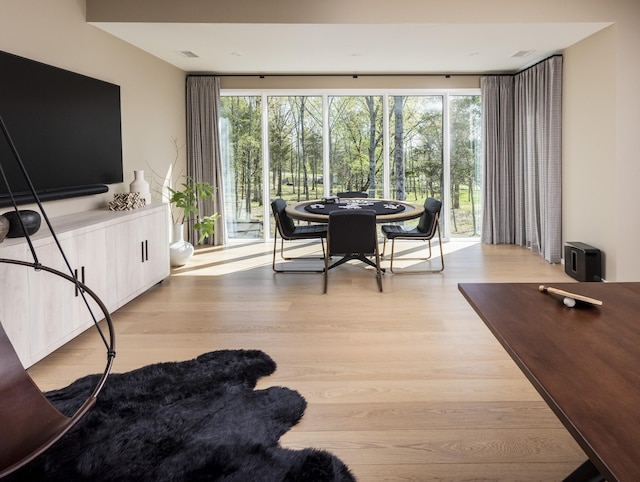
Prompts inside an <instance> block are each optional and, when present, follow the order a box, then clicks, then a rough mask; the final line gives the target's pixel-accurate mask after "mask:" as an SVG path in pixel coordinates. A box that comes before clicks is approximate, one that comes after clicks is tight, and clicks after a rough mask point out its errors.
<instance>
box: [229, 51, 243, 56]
mask: <svg viewBox="0 0 640 482" xmlns="http://www.w3.org/2000/svg"><path fill="white" fill-rule="evenodd" d="M231 55H233V56H234V57H242V56H243V55H244V54H243V53H242V52H231Z"/></svg>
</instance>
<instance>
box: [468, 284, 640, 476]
mask: <svg viewBox="0 0 640 482" xmlns="http://www.w3.org/2000/svg"><path fill="white" fill-rule="evenodd" d="M538 286H539V285H538V284H529V283H461V284H459V285H458V288H459V289H460V291H461V292H462V294H463V295H464V297H465V298H466V299H467V301H469V303H470V304H471V306H472V307H473V308H474V309H475V310H476V312H477V313H478V314H479V315H480V317H481V318H482V320H483V321H484V322H485V324H486V325H487V327H488V328H489V329H490V330H491V331H492V333H493V334H494V335H495V337H496V338H497V339H498V340H499V341H500V343H501V344H502V346H503V347H504V348H505V350H506V351H507V352H508V353H509V355H510V356H511V358H513V360H514V361H515V362H516V364H517V365H518V366H519V367H520V369H521V370H522V371H523V373H524V374H525V375H526V376H527V378H528V379H529V381H530V382H531V383H532V384H533V386H534V387H535V388H536V390H537V391H538V392H539V393H540V395H542V397H543V398H544V400H545V401H546V402H547V403H548V404H549V407H551V409H552V410H553V411H554V413H555V414H556V416H557V417H558V418H559V419H560V420H561V421H562V423H563V424H564V426H565V427H566V428H567V430H569V432H570V433H571V435H572V436H573V437H574V438H575V440H576V441H577V442H578V444H579V445H580V446H581V447H582V449H583V450H584V451H585V453H586V454H587V456H588V457H589V461H587V462H586V463H585V464H583V466H581V467H580V468H579V469H577V470H576V471H575V472H574V473H573V474H571V475H570V476H569V477H568V478H567V479H565V480H598V479H597V477H596V478H595V479H589V478H588V477H587V478H581V477H582V476H584V475H585V474H589V473H590V472H592V473H595V475H596V476H597V473H598V472H599V474H600V475H601V476H602V477H603V478H605V479H606V480H608V481H621V482H626V481H629V482H636V481H638V480H640V283H557V284H551V286H552V287H554V288H560V289H563V290H566V291H570V292H573V293H578V294H582V295H586V296H590V297H592V298H596V299H600V300H602V301H603V304H602V306H599V307H594V306H584V305H580V304H579V305H576V307H575V308H568V307H566V306H564V305H563V303H562V298H559V297H557V296H555V295H551V294H547V293H541V292H540V291H539V290H538ZM596 471H597V472H596Z"/></svg>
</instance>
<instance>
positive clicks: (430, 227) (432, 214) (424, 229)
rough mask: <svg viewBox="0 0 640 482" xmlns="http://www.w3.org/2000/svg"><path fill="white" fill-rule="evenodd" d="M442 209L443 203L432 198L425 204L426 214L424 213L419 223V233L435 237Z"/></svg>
mask: <svg viewBox="0 0 640 482" xmlns="http://www.w3.org/2000/svg"><path fill="white" fill-rule="evenodd" d="M441 209H442V202H441V201H439V200H438V199H435V198H432V197H429V198H427V200H426V201H425V202H424V213H422V216H420V220H419V221H418V231H420V232H421V233H425V234H429V235H431V236H433V235H434V234H435V232H436V227H437V225H438V220H439V219H440V210H441Z"/></svg>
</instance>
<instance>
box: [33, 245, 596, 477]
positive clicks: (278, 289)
mask: <svg viewBox="0 0 640 482" xmlns="http://www.w3.org/2000/svg"><path fill="white" fill-rule="evenodd" d="M272 246H273V245H272V244H270V243H266V244H265V243H259V244H252V245H244V246H230V247H227V248H205V249H200V250H198V251H197V255H196V256H195V257H194V258H193V260H192V261H191V262H190V263H189V264H188V265H187V266H184V267H182V268H178V269H174V270H173V273H172V276H171V277H170V278H168V279H167V280H165V281H164V282H163V283H162V284H161V285H158V286H156V287H155V288H153V289H151V290H149V291H148V292H146V293H145V294H143V295H142V296H140V297H139V298H137V299H136V300H134V301H133V302H131V303H129V304H128V305H126V306H124V307H123V308H121V309H120V310H118V311H117V312H116V313H115V314H114V316H113V319H114V322H115V325H116V329H117V336H118V339H117V353H118V355H117V358H116V363H115V367H114V371H116V372H122V371H127V370H130V369H133V368H136V367H139V366H142V365H146V364H149V363H154V362H160V361H169V360H185V359H190V358H193V357H195V356H197V355H199V354H201V353H204V352H207V351H212V350H217V349H228V348H230V349H235V348H246V349H260V350H263V351H264V352H266V353H267V354H269V355H270V356H271V357H272V358H273V359H274V360H275V362H276V363H277V365H278V368H277V370H276V372H275V373H274V374H273V375H272V376H270V377H267V378H266V379H263V380H261V381H260V382H259V385H258V389H260V388H264V387H267V386H271V385H281V386H286V387H289V388H291V389H295V390H297V391H298V392H299V393H300V394H301V395H302V396H304V397H305V399H306V400H307V402H308V407H307V410H306V412H305V415H304V417H303V419H302V421H301V422H300V423H299V424H298V425H297V426H295V427H294V428H293V429H292V430H291V431H290V432H289V433H287V434H286V435H284V436H283V437H282V439H281V440H282V444H283V445H285V446H287V447H291V448H303V447H316V448H321V449H326V450H328V451H330V452H332V453H334V454H335V455H337V456H338V457H340V458H341V459H342V460H343V461H344V462H345V463H346V464H347V465H348V466H349V467H350V469H351V470H352V472H353V474H354V475H355V476H356V478H357V479H358V480H361V481H382V480H384V481H392V480H403V481H408V480H415V481H431V480H448V481H478V480H484V481H509V482H513V481H559V480H562V479H563V478H564V477H565V476H566V475H568V474H569V473H570V472H571V471H572V470H573V469H574V468H575V467H577V466H578V465H579V464H581V463H582V462H583V461H584V460H585V459H586V457H585V455H584V453H583V452H582V450H581V449H580V448H579V447H578V445H577V444H576V443H575V442H574V441H573V439H572V438H571V436H570V435H569V434H568V432H567V431H566V430H565V429H564V427H563V426H562V425H561V424H560V422H559V421H558V420H557V419H556V417H555V416H554V415H553V413H552V412H551V410H550V409H549V408H548V407H547V405H546V404H545V403H544V402H543V400H542V398H541V397H540V396H539V395H538V394H537V392H536V391H535V390H534V389H533V388H532V387H531V385H530V384H529V382H528V381H527V380H526V378H525V377H524V375H523V374H522V373H521V372H520V370H519V369H518V368H517V367H516V365H515V364H514V362H513V361H512V360H511V359H510V358H509V356H508V355H507V354H506V352H505V351H504V350H503V348H502V347H501V346H500V345H499V343H498V342H497V341H496V340H495V338H494V337H493V335H492V334H491V333H490V332H489V330H488V329H487V328H486V327H485V325H484V324H483V322H482V321H481V320H480V318H479V317H478V316H477V315H476V314H475V312H474V311H473V310H472V309H471V307H470V306H469V305H468V304H467V302H466V301H465V300H464V298H463V297H462V295H461V294H460V293H459V291H458V287H457V284H458V283H459V282H536V283H538V282H540V283H543V282H544V283H550V282H554V281H555V282H571V281H573V280H572V279H571V278H569V277H568V276H566V275H565V273H564V271H563V267H562V266H561V265H549V264H547V263H546V262H544V261H543V260H542V259H541V258H540V257H539V256H538V255H536V254H533V253H531V252H530V251H528V250H526V249H523V248H518V247H514V246H484V245H480V244H477V243H463V242H451V243H445V250H446V253H445V261H446V269H445V271H444V272H443V273H439V274H404V275H400V274H391V273H387V274H386V275H385V276H384V277H383V284H384V292H383V293H379V292H378V291H377V286H376V281H375V276H374V273H373V271H372V270H371V269H370V268H367V269H365V268H364V265H362V264H361V263H357V262H352V263H349V264H347V265H343V266H341V267H339V268H336V269H335V270H332V271H330V273H329V292H328V294H326V295H325V294H322V276H323V275H322V274H274V273H273V272H272V270H271V250H272ZM293 246H296V248H292V249H290V250H289V252H290V253H294V252H295V254H300V253H302V252H309V251H310V250H313V251H314V252H316V253H317V252H318V251H317V247H318V245H314V246H312V247H308V246H307V245H306V244H304V245H293ZM403 246H412V245H411V244H408V245H407V244H404V245H403ZM307 263H310V264H313V263H314V262H313V261H309V262H307ZM318 263H319V262H318ZM385 265H388V262H385ZM403 265H405V266H406V265H407V263H406V262H405V263H404V264H401V263H399V264H398V265H397V266H396V268H400V267H402V266H403ZM316 266H320V265H319V264H316ZM514 316H518V313H514ZM103 360H104V353H103V351H101V347H100V345H99V342H98V340H97V335H96V334H95V331H93V330H90V331H88V332H86V333H85V334H83V335H81V336H80V337H78V338H77V339H75V340H73V341H72V342H70V343H69V344H67V345H66V346H64V347H63V348H61V349H60V350H58V351H57V352H55V353H54V354H52V355H50V356H49V357H47V358H46V359H45V360H43V361H42V362H40V363H38V364H37V365H35V366H34V367H32V368H31V369H30V373H31V375H32V376H33V377H34V379H35V380H36V381H37V383H38V384H39V385H40V386H41V388H43V389H44V390H48V389H51V388H56V387H60V386H64V385H65V384H67V383H69V382H71V381H72V380H74V379H75V378H77V377H79V376H81V375H84V374H86V373H93V372H98V371H101V370H102V367H103ZM107 383H108V382H107Z"/></svg>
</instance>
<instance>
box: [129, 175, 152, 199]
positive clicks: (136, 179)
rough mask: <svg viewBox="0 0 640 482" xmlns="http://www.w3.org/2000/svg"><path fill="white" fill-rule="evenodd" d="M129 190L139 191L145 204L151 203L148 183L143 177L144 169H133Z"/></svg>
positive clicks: (132, 191)
mask: <svg viewBox="0 0 640 482" xmlns="http://www.w3.org/2000/svg"><path fill="white" fill-rule="evenodd" d="M129 192H131V193H139V194H140V198H141V199H143V200H144V202H145V203H146V204H151V191H150V189H149V183H148V182H147V181H145V179H144V171H133V182H132V183H131V184H129Z"/></svg>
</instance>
